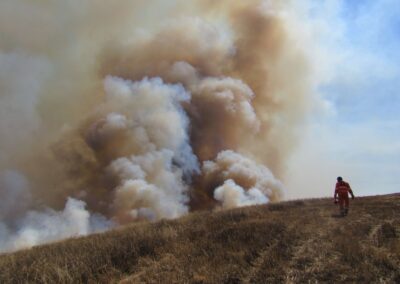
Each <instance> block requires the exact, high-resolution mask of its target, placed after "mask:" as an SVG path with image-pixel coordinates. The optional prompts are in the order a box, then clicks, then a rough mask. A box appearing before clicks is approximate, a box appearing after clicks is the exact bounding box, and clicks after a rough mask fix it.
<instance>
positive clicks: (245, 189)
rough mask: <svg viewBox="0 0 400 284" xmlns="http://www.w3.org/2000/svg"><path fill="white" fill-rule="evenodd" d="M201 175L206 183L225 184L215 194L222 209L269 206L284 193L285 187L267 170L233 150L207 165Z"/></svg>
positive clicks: (206, 163) (204, 165) (219, 155)
mask: <svg viewBox="0 0 400 284" xmlns="http://www.w3.org/2000/svg"><path fill="white" fill-rule="evenodd" d="M202 171H203V173H204V175H205V179H206V180H212V181H215V180H217V181H220V182H224V184H223V185H222V186H220V187H218V188H217V189H216V190H215V191H214V197H215V198H216V199H217V200H219V201H220V202H222V205H223V207H227V208H232V207H238V206H246V205H254V204H262V203H267V202H268V200H270V199H275V200H279V198H280V196H279V195H280V194H282V193H283V192H284V186H283V184H282V183H281V182H280V181H279V180H278V179H276V178H275V177H274V175H273V174H272V173H271V171H270V170H269V169H268V168H267V167H265V166H263V165H259V164H257V163H256V162H254V160H251V159H249V158H246V157H244V156H243V155H241V154H239V153H235V152H233V151H230V150H227V151H222V152H221V153H219V154H218V156H217V158H216V159H215V161H206V162H204V163H203V168H202ZM277 195H278V196H277Z"/></svg>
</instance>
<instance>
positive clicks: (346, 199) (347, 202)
mask: <svg viewBox="0 0 400 284" xmlns="http://www.w3.org/2000/svg"><path fill="white" fill-rule="evenodd" d="M348 213H349V196H346V198H345V199H344V214H345V215H347V214H348Z"/></svg>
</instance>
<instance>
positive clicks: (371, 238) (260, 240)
mask: <svg viewBox="0 0 400 284" xmlns="http://www.w3.org/2000/svg"><path fill="white" fill-rule="evenodd" d="M399 212H400V194H392V195H384V196H372V197H360V198H356V200H354V202H352V203H351V208H350V214H349V216H347V217H345V218H339V217H338V215H337V213H338V210H337V207H336V206H335V205H334V204H333V202H332V199H329V198H324V199H308V200H295V201H287V202H282V203H275V204H268V205H263V206H253V207H244V208H238V209H233V210H225V211H218V212H206V211H203V212H195V213H191V214H189V215H187V216H185V217H182V218H180V219H176V220H162V221H160V222H156V223H138V224H134V225H131V226H128V227H125V228H119V229H116V230H114V231H110V232H106V233H103V234H96V235H92V236H88V237H82V238H76V239H70V240H65V241H62V242H58V243H54V244H49V245H44V246H40V247H35V248H33V249H30V250H25V251H20V252H16V253H13V254H5V255H1V256H0V282H1V283H21V282H36V283H50V282H51V283H59V282H64V283H87V282H100V283H110V282H111V283H115V282H121V283H304V282H310V281H311V282H328V283H329V282H342V281H344V282H363V283H372V282H384V283H396V282H397V283H399V282H400V271H399V269H398V268H399V267H400V239H399V235H400V214H399Z"/></svg>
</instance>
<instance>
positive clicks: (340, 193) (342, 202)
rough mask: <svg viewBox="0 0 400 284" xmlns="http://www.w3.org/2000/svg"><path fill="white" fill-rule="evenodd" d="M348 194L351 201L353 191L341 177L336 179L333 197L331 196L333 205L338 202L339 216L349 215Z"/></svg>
mask: <svg viewBox="0 0 400 284" xmlns="http://www.w3.org/2000/svg"><path fill="white" fill-rule="evenodd" d="M349 193H350V195H351V199H354V194H353V191H352V190H351V187H350V185H349V184H348V183H347V182H345V181H344V180H343V178H342V177H338V178H337V183H336V187H335V195H334V196H333V198H334V202H335V204H337V203H338V202H339V206H340V214H341V215H342V216H343V217H344V216H346V215H347V214H348V213H349Z"/></svg>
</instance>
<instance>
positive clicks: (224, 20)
mask: <svg viewBox="0 0 400 284" xmlns="http://www.w3.org/2000/svg"><path fill="white" fill-rule="evenodd" d="M214 2H215V1H190V3H189V2H188V1H168V3H166V2H165V1H161V0H160V1H151V4H147V3H146V2H144V1H139V0H138V1H125V0H124V1H117V2H115V3H114V2H110V1H83V2H82V1H78V0H74V1H68V3H66V2H65V3H64V2H58V1H52V2H48V1H45V2H43V1H28V0H17V1H16V0H13V1H11V0H6V1H2V3H0V19H1V20H0V23H1V25H0V38H1V41H0V197H1V199H2V203H1V205H0V213H1V216H0V217H1V220H0V251H11V250H16V249H20V248H24V247H31V246H33V245H37V244H41V243H45V242H49V241H54V240H58V239H62V238H66V237H71V236H79V235H86V234H89V233H92V232H98V231H103V230H106V229H110V228H113V227H115V226H118V225H121V224H126V223H130V222H134V221H136V220H140V219H146V220H159V219H162V218H177V217H180V216H182V215H184V214H187V213H188V212H190V211H191V210H198V209H204V208H208V209H213V208H221V207H222V208H233V207H238V206H247V205H253V204H263V203H267V202H270V201H279V200H281V199H282V198H283V197H284V191H285V190H284V185H283V183H282V182H281V180H280V179H282V178H283V176H284V172H285V166H286V164H285V163H286V160H287V158H288V157H289V155H290V153H291V150H292V149H293V147H294V146H295V144H296V140H297V139H296V138H297V133H298V131H299V128H300V127H301V125H302V123H303V120H304V117H305V115H306V113H307V112H308V111H309V109H308V108H309V107H308V106H309V101H310V100H312V95H311V93H312V92H311V90H312V86H311V84H310V83H309V82H310V80H309V70H308V63H307V57H306V53H305V52H304V49H305V46H302V42H301V40H299V38H298V37H297V36H296V35H295V34H296V33H295V32H294V31H293V21H294V20H293V19H288V18H287V15H286V16H285V13H284V11H285V9H286V8H288V7H289V6H290V3H286V4H283V3H282V2H281V1H262V0H252V1H216V2H215V3H214ZM275 2H276V3H275ZM278 2H279V3H278ZM278 4H279V5H278ZM3 201H4V202H3Z"/></svg>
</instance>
